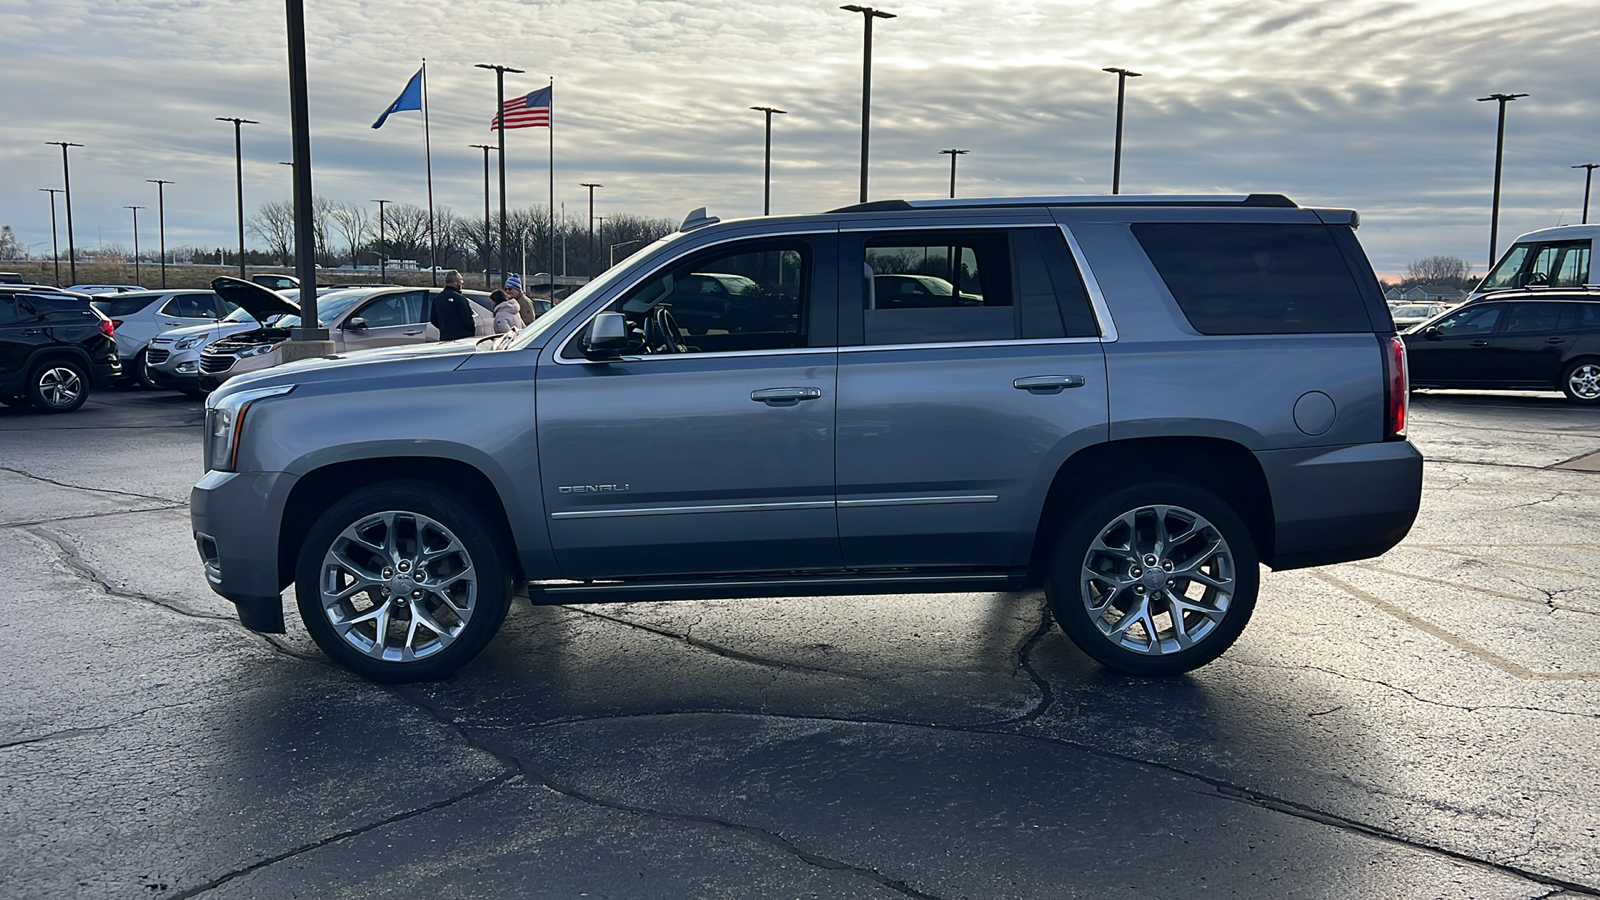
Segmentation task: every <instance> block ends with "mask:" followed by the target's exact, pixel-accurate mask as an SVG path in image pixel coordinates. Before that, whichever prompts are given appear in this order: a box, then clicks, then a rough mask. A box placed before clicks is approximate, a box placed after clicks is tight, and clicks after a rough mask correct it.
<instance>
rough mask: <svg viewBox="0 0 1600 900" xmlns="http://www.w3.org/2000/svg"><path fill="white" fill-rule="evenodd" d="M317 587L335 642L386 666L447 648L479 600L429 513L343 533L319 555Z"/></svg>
mask: <svg viewBox="0 0 1600 900" xmlns="http://www.w3.org/2000/svg"><path fill="white" fill-rule="evenodd" d="M319 586H320V588H321V592H322V609H323V612H324V613H326V615H327V617H328V622H329V623H330V624H332V625H333V630H334V631H335V632H336V633H337V634H338V635H339V637H340V638H342V639H343V640H344V642H345V643H347V644H349V645H350V646H351V647H353V648H355V649H356V650H357V651H358V652H360V653H362V654H364V655H366V656H369V657H371V658H373V659H378V660H383V661H385V662H398V663H407V662H413V661H416V660H420V659H426V658H427V657H430V656H433V655H434V654H436V653H438V652H439V651H441V650H443V649H444V648H446V647H448V646H450V644H451V642H453V641H454V640H455V639H456V638H457V637H458V636H460V634H461V633H462V632H463V631H464V630H465V629H466V627H467V621H468V620H469V619H471V618H472V613H473V611H474V610H475V609H476V608H477V599H478V576H477V572H476V570H475V569H474V568H473V565H472V557H471V556H470V555H469V554H468V553H467V549H466V547H465V546H464V545H463V544H462V543H461V540H460V539H459V538H457V537H456V536H455V534H453V533H452V532H451V531H450V529H448V528H446V527H445V526H444V525H442V524H440V523H439V522H437V521H435V520H433V519H430V518H428V517H427V516H424V515H420V514H418V513H413V512H403V511H398V510H389V511H386V512H378V513H372V514H370V515H367V516H363V517H362V518H361V519H360V520H358V521H357V522H355V523H354V524H353V525H351V526H349V527H348V528H346V529H345V530H343V531H341V532H340V533H339V536H338V537H337V538H335V539H334V540H333V544H332V546H330V547H329V548H328V552H327V553H326V554H325V555H324V556H323V558H322V570H321V576H320V578H319Z"/></svg>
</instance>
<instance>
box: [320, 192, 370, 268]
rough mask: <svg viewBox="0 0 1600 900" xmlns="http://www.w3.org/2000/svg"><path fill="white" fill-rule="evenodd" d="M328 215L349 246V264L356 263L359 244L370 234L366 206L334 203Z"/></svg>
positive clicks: (362, 204)
mask: <svg viewBox="0 0 1600 900" xmlns="http://www.w3.org/2000/svg"><path fill="white" fill-rule="evenodd" d="M328 215H329V217H330V218H332V219H333V226H334V228H335V229H336V230H337V231H338V232H339V236H340V237H342V238H344V242H345V243H346V244H347V245H349V247H350V265H352V266H354V265H355V264H356V253H357V252H358V251H359V250H360V249H361V245H362V244H365V243H366V242H367V238H369V237H371V236H372V226H371V220H370V219H369V218H368V217H367V206H366V204H364V203H351V202H349V201H345V202H343V203H335V204H333V206H332V207H331V208H330V209H329V210H328Z"/></svg>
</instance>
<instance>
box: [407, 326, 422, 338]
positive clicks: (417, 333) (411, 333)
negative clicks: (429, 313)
mask: <svg viewBox="0 0 1600 900" xmlns="http://www.w3.org/2000/svg"><path fill="white" fill-rule="evenodd" d="M421 333H422V329H420V328H418V329H417V330H416V331H406V332H402V334H404V335H405V336H406V337H416V336H417V335H419V334H421Z"/></svg>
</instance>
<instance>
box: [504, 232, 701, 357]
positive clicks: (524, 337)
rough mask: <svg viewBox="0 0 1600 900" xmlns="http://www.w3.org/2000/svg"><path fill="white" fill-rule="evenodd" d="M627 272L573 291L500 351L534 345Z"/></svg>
mask: <svg viewBox="0 0 1600 900" xmlns="http://www.w3.org/2000/svg"><path fill="white" fill-rule="evenodd" d="M682 236H683V233H682V232H673V233H672V234H669V235H667V236H666V237H664V238H662V239H661V240H659V241H656V242H655V243H654V244H651V245H650V246H648V247H646V248H644V249H643V250H641V251H639V252H638V253H637V254H635V257H636V258H637V259H645V258H647V257H649V255H650V253H651V251H653V250H655V249H656V248H657V247H660V246H662V245H663V244H666V243H667V242H669V241H672V240H674V239H676V238H679V237H682ZM626 271H629V267H628V266H626V265H620V266H618V267H616V268H614V269H612V270H610V271H609V272H606V273H604V274H602V275H601V276H600V277H599V278H596V279H594V280H593V281H590V282H589V283H588V284H586V285H584V286H583V287H581V288H578V289H577V290H576V291H573V292H572V294H571V295H570V296H568V297H567V299H565V300H562V301H561V302H560V303H559V304H557V305H556V307H555V308H554V309H551V310H550V311H549V312H547V313H545V314H544V315H542V316H540V317H539V318H537V319H534V320H533V324H531V325H528V326H526V327H525V328H523V329H522V330H521V331H519V332H517V333H516V334H514V335H512V336H511V340H510V341H508V342H507V343H506V344H505V346H503V347H500V348H498V349H501V350H520V349H522V348H523V347H526V346H528V345H529V344H531V343H533V339H534V338H536V337H538V336H539V335H541V334H544V333H545V332H546V331H549V330H550V329H551V327H553V326H554V325H555V323H556V322H558V321H560V320H562V319H565V318H567V317H566V316H565V315H563V313H565V312H567V311H568V310H573V309H577V308H578V307H580V306H582V305H583V304H584V303H585V302H587V301H588V299H589V298H590V297H593V296H594V295H595V294H597V293H599V292H600V291H603V290H605V289H606V288H609V287H610V286H611V285H612V284H614V283H616V281H617V279H619V278H621V277H622V274H623V273H624V272H626Z"/></svg>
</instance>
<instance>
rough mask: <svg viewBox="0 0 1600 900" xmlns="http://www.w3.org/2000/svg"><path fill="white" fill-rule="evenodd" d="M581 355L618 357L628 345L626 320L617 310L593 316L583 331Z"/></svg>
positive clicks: (594, 357) (596, 358)
mask: <svg viewBox="0 0 1600 900" xmlns="http://www.w3.org/2000/svg"><path fill="white" fill-rule="evenodd" d="M582 343H583V355H584V356H586V357H588V358H589V359H594V360H608V359H619V358H621V356H622V351H623V350H624V349H626V348H627V346H628V320H627V318H626V317H625V316H623V315H622V313H619V312H603V313H601V314H600V315H598V316H595V317H594V320H593V321H591V322H590V323H589V327H588V328H587V329H586V330H585V331H584V332H583V342H582Z"/></svg>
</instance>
